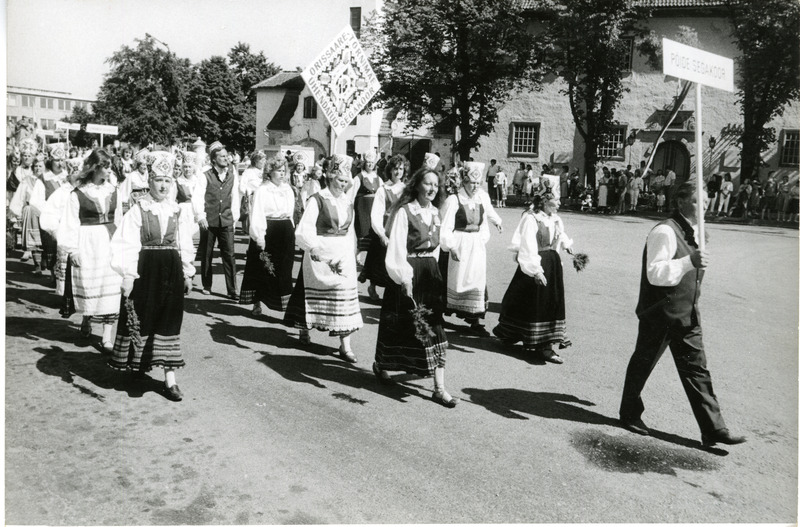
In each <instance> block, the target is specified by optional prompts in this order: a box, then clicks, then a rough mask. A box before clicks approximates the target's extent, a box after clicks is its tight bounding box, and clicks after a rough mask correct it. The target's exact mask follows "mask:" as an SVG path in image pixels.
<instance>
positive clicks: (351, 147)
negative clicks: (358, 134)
mask: <svg viewBox="0 0 800 527" xmlns="http://www.w3.org/2000/svg"><path fill="white" fill-rule="evenodd" d="M345 152H346V153H347V155H348V156H350V157H355V155H356V142H355V140H353V139H349V140H347V141H345Z"/></svg>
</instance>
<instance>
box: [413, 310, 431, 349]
mask: <svg viewBox="0 0 800 527" xmlns="http://www.w3.org/2000/svg"><path fill="white" fill-rule="evenodd" d="M432 313H433V311H431V310H430V309H428V308H427V307H425V304H422V303H420V304H417V303H416V302H414V307H413V309H411V318H412V319H413V320H414V336H415V337H416V338H417V340H419V341H420V342H422V343H423V344H424V343H426V342H427V341H428V340H429V339H430V338H431V337H434V336H436V334H435V333H434V332H433V330H432V329H431V325H430V324H428V321H427V320H425V317H427V316H428V315H430V314H432Z"/></svg>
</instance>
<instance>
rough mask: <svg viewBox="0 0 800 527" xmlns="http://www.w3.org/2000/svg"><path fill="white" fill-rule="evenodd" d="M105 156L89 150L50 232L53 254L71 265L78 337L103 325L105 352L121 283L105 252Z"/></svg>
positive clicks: (110, 190) (111, 212)
mask: <svg viewBox="0 0 800 527" xmlns="http://www.w3.org/2000/svg"><path fill="white" fill-rule="evenodd" d="M110 174H111V156H110V155H109V154H108V152H106V151H105V150H104V149H102V148H98V149H95V150H94V151H92V153H91V154H89V156H88V157H87V158H86V160H85V161H84V163H83V169H82V170H81V173H80V174H79V175H78V176H77V179H78V186H77V187H76V188H75V190H73V191H72V193H71V194H70V196H69V199H68V200H67V204H66V210H65V211H64V216H63V217H62V219H61V223H60V225H59V226H58V230H57V231H56V240H57V242H58V250H59V251H61V252H63V253H64V254H66V255H68V256H69V257H70V260H71V261H72V273H71V278H72V291H73V294H74V298H75V309H76V311H77V312H78V313H80V314H81V315H83V322H82V324H81V336H83V337H84V338H89V337H90V336H91V335H92V326H91V323H92V320H94V321H95V322H100V323H102V324H103V336H102V340H101V342H102V346H103V349H105V350H107V351H111V349H112V347H113V342H112V340H111V330H112V328H113V326H114V322H115V321H116V320H117V316H118V312H119V300H120V285H121V284H122V278H121V277H120V276H119V275H118V274H117V273H115V272H114V270H113V269H112V268H111V261H110V259H109V251H110V246H111V235H112V234H114V230H115V229H116V226H115V221H116V222H117V223H118V222H119V221H121V215H118V211H117V203H118V201H117V189H115V188H114V186H113V185H112V184H111V183H110V182H109V181H108V179H109V177H110Z"/></svg>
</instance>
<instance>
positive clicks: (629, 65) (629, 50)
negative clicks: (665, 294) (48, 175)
mask: <svg viewBox="0 0 800 527" xmlns="http://www.w3.org/2000/svg"><path fill="white" fill-rule="evenodd" d="M621 40H622V43H623V45H624V46H625V49H624V55H623V57H622V71H624V72H630V71H632V70H633V37H624V38H622V39H621Z"/></svg>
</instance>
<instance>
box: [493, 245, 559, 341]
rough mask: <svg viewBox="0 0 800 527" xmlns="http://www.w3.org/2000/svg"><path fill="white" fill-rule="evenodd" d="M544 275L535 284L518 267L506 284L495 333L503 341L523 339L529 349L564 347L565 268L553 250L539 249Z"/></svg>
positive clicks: (531, 278) (530, 277)
mask: <svg viewBox="0 0 800 527" xmlns="http://www.w3.org/2000/svg"><path fill="white" fill-rule="evenodd" d="M539 256H541V258H542V268H543V269H544V276H545V278H546V279H547V285H546V286H540V285H538V284H537V283H536V282H535V280H534V279H533V277H532V276H528V275H526V274H525V273H523V272H522V270H521V269H520V268H517V272H516V273H515V274H514V278H512V279H511V283H510V284H509V285H508V290H507V291H506V294H505V296H504V297H503V304H502V306H501V308H500V319H499V324H498V325H497V327H496V328H495V329H494V334H495V335H497V336H498V337H499V338H500V339H501V340H503V341H505V342H506V343H509V344H513V343H516V342H520V341H522V344H523V346H524V347H525V348H526V349H527V348H531V349H535V348H544V347H549V346H551V345H553V344H558V345H559V347H560V348H566V347H567V346H569V345H570V344H571V343H570V342H569V341H568V340H567V339H566V337H565V333H566V316H565V312H564V274H563V273H564V270H563V267H562V266H561V257H559V255H558V253H557V252H556V251H553V250H546V251H542V252H540V253H539Z"/></svg>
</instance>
